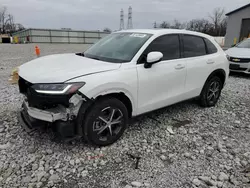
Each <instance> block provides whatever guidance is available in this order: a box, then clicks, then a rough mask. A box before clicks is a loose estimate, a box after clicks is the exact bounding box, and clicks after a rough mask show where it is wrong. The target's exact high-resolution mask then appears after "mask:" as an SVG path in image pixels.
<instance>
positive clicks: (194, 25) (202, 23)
mask: <svg viewBox="0 0 250 188" xmlns="http://www.w3.org/2000/svg"><path fill="white" fill-rule="evenodd" d="M210 28H211V23H209V21H208V20H206V19H193V20H191V21H190V22H188V24H187V29H188V30H191V31H197V32H202V33H207V34H208V33H209V30H210Z"/></svg>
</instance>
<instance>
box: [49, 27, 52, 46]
mask: <svg viewBox="0 0 250 188" xmlns="http://www.w3.org/2000/svg"><path fill="white" fill-rule="evenodd" d="M49 39H50V43H52V37H51V29H50V30H49Z"/></svg>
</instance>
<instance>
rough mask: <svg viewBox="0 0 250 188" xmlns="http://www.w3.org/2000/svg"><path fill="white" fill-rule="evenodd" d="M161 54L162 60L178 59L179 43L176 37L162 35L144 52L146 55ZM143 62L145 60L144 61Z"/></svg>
mask: <svg viewBox="0 0 250 188" xmlns="http://www.w3.org/2000/svg"><path fill="white" fill-rule="evenodd" d="M155 51H157V52H161V53H162V54H163V58H162V60H171V59H178V58H180V57H181V56H180V42H179V36H178V35H164V36H160V37H158V38H157V39H155V40H154V41H153V42H152V43H151V44H149V46H148V47H147V49H146V50H145V52H144V55H145V57H144V58H146V55H147V54H148V53H150V52H155ZM144 61H145V59H144Z"/></svg>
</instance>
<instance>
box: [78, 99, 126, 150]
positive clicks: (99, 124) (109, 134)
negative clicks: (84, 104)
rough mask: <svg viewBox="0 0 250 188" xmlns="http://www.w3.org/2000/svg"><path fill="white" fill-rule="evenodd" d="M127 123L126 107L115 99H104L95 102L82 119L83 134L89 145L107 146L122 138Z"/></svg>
mask: <svg viewBox="0 0 250 188" xmlns="http://www.w3.org/2000/svg"><path fill="white" fill-rule="evenodd" d="M127 123H128V111H127V108H126V106H125V105H124V104H123V103H122V102H121V101H120V100H118V99H116V98H111V97H104V98H101V99H99V100H97V101H96V102H95V103H94V104H93V106H91V107H90V109H89V110H88V112H87V113H86V116H85V118H84V119H82V127H83V134H84V137H85V139H86V140H87V141H88V142H89V143H90V144H93V145H98V146H107V145H110V144H113V143H114V142H115V141H117V140H118V139H119V138H120V137H121V136H122V134H123V132H124V131H125V129H126V127H127Z"/></svg>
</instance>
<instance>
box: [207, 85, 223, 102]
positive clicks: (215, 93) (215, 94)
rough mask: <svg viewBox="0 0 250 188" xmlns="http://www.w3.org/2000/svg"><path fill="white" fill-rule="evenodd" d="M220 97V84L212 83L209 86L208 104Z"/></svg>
mask: <svg viewBox="0 0 250 188" xmlns="http://www.w3.org/2000/svg"><path fill="white" fill-rule="evenodd" d="M219 96H220V83H219V82H218V81H213V82H211V84H210V87H209V90H208V93H207V99H208V101H209V102H216V100H217V99H218V98H219Z"/></svg>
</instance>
